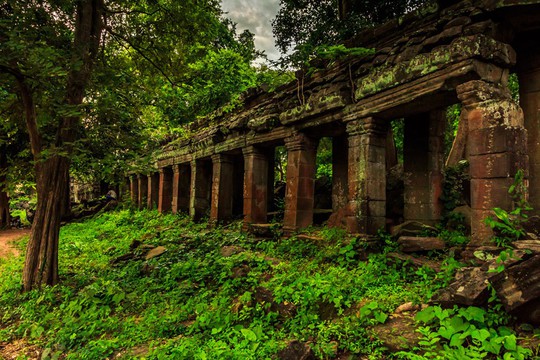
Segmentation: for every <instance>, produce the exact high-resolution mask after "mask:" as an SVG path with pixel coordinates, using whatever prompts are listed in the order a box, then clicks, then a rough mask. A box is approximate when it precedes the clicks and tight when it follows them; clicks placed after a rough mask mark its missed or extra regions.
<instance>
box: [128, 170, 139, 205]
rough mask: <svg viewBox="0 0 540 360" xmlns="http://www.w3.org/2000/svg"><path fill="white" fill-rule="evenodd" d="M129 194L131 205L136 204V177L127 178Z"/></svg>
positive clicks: (137, 191) (137, 185) (137, 181)
mask: <svg viewBox="0 0 540 360" xmlns="http://www.w3.org/2000/svg"><path fill="white" fill-rule="evenodd" d="M129 192H130V193H131V203H132V204H134V205H135V204H137V203H138V202H139V179H138V178H137V175H131V176H130V177H129Z"/></svg>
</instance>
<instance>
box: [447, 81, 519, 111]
mask: <svg viewBox="0 0 540 360" xmlns="http://www.w3.org/2000/svg"><path fill="white" fill-rule="evenodd" d="M456 92H457V96H458V98H459V100H461V103H462V104H463V106H465V107H467V108H470V107H477V106H478V105H479V104H484V103H486V102H492V101H505V100H506V101H508V100H511V99H512V96H511V95H510V91H509V90H508V88H506V87H503V86H502V85H500V84H492V83H488V82H486V81H482V80H472V81H469V82H466V83H463V84H460V85H458V86H456Z"/></svg>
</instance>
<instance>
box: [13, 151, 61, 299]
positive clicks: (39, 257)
mask: <svg viewBox="0 0 540 360" xmlns="http://www.w3.org/2000/svg"><path fill="white" fill-rule="evenodd" d="M69 163H70V162H69V160H68V159H67V158H65V157H60V156H53V157H51V158H49V159H47V160H46V161H44V162H42V163H41V164H39V165H38V166H37V167H36V171H37V196H38V203H37V208H36V214H35V218H34V222H33V226H32V233H31V236H30V241H29V242H28V247H27V249H26V260H25V264H24V271H23V284H24V290H25V291H28V290H31V289H32V288H33V287H34V286H36V285H37V286H41V284H47V285H55V284H57V283H58V235H59V232H60V221H61V219H62V215H63V213H64V211H65V209H64V204H65V202H66V199H65V198H66V191H65V189H66V184H67V183H68V180H69V176H68V173H69Z"/></svg>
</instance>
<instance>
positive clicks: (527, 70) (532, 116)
mask: <svg viewBox="0 0 540 360" xmlns="http://www.w3.org/2000/svg"><path fill="white" fill-rule="evenodd" d="M529 40H530V41H531V42H532V43H533V44H529V46H527V47H525V48H523V49H521V50H520V51H519V52H518V76H519V102H520V105H521V108H522V109H523V114H524V117H525V129H527V148H528V151H529V180H530V182H529V203H530V204H531V206H532V208H533V209H534V212H535V214H536V215H540V47H539V46H538V45H537V38H535V37H532V38H531V39H529Z"/></svg>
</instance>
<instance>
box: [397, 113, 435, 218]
mask: <svg viewBox="0 0 540 360" xmlns="http://www.w3.org/2000/svg"><path fill="white" fill-rule="evenodd" d="M445 125H446V112H445V111H443V110H440V111H432V112H430V113H424V114H420V115H419V116H416V117H414V118H408V119H405V136H404V147H403V160H404V161H403V170H404V185H405V189H404V190H405V191H404V217H405V220H414V221H418V222H421V223H425V224H430V225H435V223H436V222H437V221H439V220H440V218H441V216H442V210H443V206H442V201H441V200H440V197H441V194H442V182H443V175H442V170H443V166H444V129H445Z"/></svg>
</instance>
